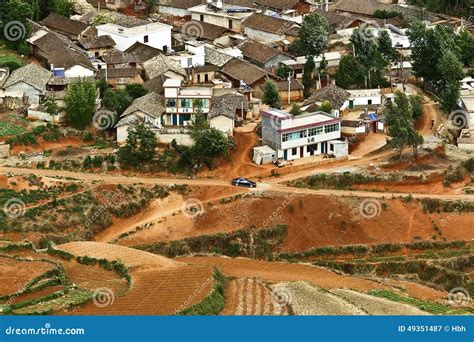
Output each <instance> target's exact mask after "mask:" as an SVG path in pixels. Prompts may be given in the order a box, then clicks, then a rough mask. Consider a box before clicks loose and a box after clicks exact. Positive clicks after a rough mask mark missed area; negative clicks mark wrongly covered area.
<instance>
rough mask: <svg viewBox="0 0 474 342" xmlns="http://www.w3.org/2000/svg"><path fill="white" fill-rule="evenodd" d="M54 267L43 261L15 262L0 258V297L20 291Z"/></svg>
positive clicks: (10, 259) (11, 259)
mask: <svg viewBox="0 0 474 342" xmlns="http://www.w3.org/2000/svg"><path fill="white" fill-rule="evenodd" d="M53 268H55V265H54V264H52V263H49V262H45V261H36V260H33V261H32V260H25V261H21V260H15V259H13V258H8V257H1V256H0V274H1V279H2V281H1V282H0V296H8V295H12V294H15V293H17V292H19V291H22V290H23V289H24V288H25V287H26V286H27V285H28V283H30V282H31V281H32V280H33V279H34V278H36V277H39V276H40V275H42V274H44V273H46V272H48V271H50V270H52V269H53Z"/></svg>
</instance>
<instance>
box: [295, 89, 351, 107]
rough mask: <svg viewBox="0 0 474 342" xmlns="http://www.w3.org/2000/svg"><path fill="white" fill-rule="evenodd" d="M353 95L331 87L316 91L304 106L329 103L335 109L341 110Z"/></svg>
mask: <svg viewBox="0 0 474 342" xmlns="http://www.w3.org/2000/svg"><path fill="white" fill-rule="evenodd" d="M350 96H351V94H350V93H349V92H348V91H347V90H345V89H342V88H340V87H338V86H336V85H329V86H327V87H325V88H321V89H318V90H316V91H315V92H314V93H313V94H312V95H311V96H310V97H309V99H307V100H306V101H305V102H304V103H303V106H309V105H312V104H314V103H316V102H324V101H329V102H331V104H332V107H333V108H334V109H338V108H341V107H342V105H343V104H344V102H346V101H347V100H348V99H349V97H350Z"/></svg>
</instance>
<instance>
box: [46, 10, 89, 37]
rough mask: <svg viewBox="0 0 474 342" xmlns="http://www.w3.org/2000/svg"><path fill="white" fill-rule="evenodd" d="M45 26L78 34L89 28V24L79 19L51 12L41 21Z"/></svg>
mask: <svg viewBox="0 0 474 342" xmlns="http://www.w3.org/2000/svg"><path fill="white" fill-rule="evenodd" d="M41 23H42V24H43V25H44V26H46V27H48V28H50V29H52V30H57V31H61V32H65V33H67V34H71V35H75V36H78V35H80V34H81V32H83V31H84V30H85V29H87V27H88V25H87V24H85V23H83V22H81V21H77V20H73V19H69V18H67V17H63V16H62V15H57V14H50V15H48V16H47V17H46V18H44V19H43V21H42V22H41Z"/></svg>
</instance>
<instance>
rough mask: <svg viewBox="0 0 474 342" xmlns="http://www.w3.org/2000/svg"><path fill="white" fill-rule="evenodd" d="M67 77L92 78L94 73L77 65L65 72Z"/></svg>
mask: <svg viewBox="0 0 474 342" xmlns="http://www.w3.org/2000/svg"><path fill="white" fill-rule="evenodd" d="M65 75H66V77H92V76H94V71H93V70H90V69H87V68H84V67H83V66H81V65H75V66H73V67H72V68H69V69H67V70H66V71H65Z"/></svg>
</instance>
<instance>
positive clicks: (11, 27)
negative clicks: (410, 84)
mask: <svg viewBox="0 0 474 342" xmlns="http://www.w3.org/2000/svg"><path fill="white" fill-rule="evenodd" d="M0 13H1V14H2V21H1V23H0V29H1V32H2V38H3V40H4V41H5V42H6V45H7V46H8V47H10V48H12V49H15V50H16V51H18V52H19V53H21V54H24V55H27V54H28V53H29V49H28V44H27V43H26V38H27V37H28V36H29V33H30V31H31V25H30V22H29V21H28V19H31V18H32V16H33V11H32V8H31V5H30V4H28V3H27V2H24V1H22V0H7V1H6V2H4V3H2V5H1V8H0Z"/></svg>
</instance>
